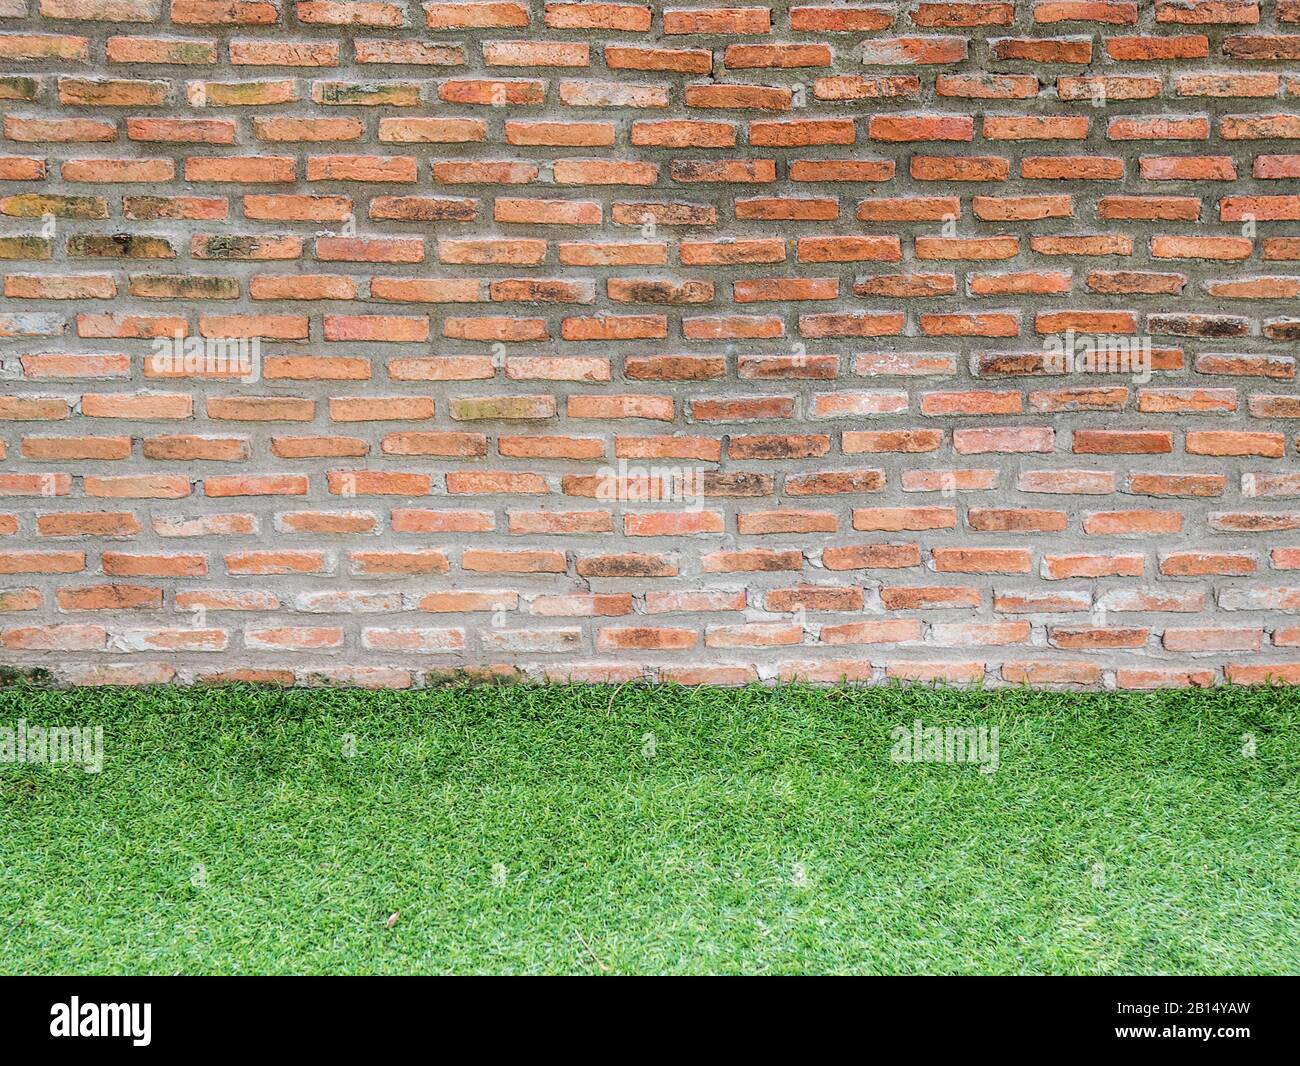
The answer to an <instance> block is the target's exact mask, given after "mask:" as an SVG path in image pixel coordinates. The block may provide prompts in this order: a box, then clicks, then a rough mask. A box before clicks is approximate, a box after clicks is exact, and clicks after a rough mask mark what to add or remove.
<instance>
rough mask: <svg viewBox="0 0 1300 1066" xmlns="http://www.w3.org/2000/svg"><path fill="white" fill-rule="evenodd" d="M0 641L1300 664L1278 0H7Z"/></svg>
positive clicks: (1192, 672) (186, 648) (448, 666)
mask: <svg viewBox="0 0 1300 1066" xmlns="http://www.w3.org/2000/svg"><path fill="white" fill-rule="evenodd" d="M0 109H2V110H3V113H4V122H3V136H4V143H3V145H2V146H0V275H2V276H3V290H2V295H0V354H2V355H3V380H2V381H0V435H2V439H0V454H2V455H3V472H2V473H0V496H3V499H0V662H3V663H4V664H7V665H8V666H9V667H15V668H18V669H20V670H30V669H36V670H42V671H49V672H52V673H53V675H54V676H55V677H57V678H58V679H59V680H61V681H68V682H77V683H89V684H94V683H138V682H149V681H172V680H177V681H194V680H200V681H210V680H221V679H252V680H266V681H279V682H283V683H292V682H298V683H322V682H324V683H360V684H372V685H383V686H387V685H394V686H406V685H410V684H416V685H419V684H426V683H431V682H436V681H438V680H439V679H442V678H446V677H449V676H451V677H456V676H464V672H465V671H483V670H486V671H488V672H490V673H492V674H494V675H500V676H514V675H520V676H527V677H530V678H534V679H540V678H546V679H555V680H558V679H564V678H570V677H572V678H578V679H587V680H625V679H629V678H640V677H645V678H647V679H652V680H661V681H679V682H684V683H698V682H719V683H739V682H744V681H749V680H756V679H762V680H774V679H785V678H804V679H809V680H814V681H835V680H839V679H840V678H842V677H847V678H848V679H850V680H855V681H865V680H874V681H880V680H884V679H887V678H898V679H914V680H936V679H937V680H944V681H951V682H958V683H968V682H975V681H978V680H981V679H983V680H986V681H988V682H989V683H994V684H1000V683H1015V684H1020V683H1028V684H1034V685H1040V684H1041V685H1055V684H1066V685H1077V686H1112V687H1121V688H1147V687H1158V686H1167V685H1212V684H1216V683H1220V682H1225V681H1226V682H1232V683H1253V682H1263V681H1268V680H1285V681H1291V682H1300V623H1298V622H1297V621H1296V620H1295V613H1296V611H1297V610H1300V574H1297V573H1296V572H1297V570H1300V504H1297V500H1298V499H1300V469H1298V468H1297V464H1296V459H1297V443H1298V438H1300V395H1298V394H1297V391H1296V382H1295V373H1296V346H1297V341H1298V340H1300V310H1298V306H1300V305H1298V304H1297V297H1300V186H1298V185H1297V178H1300V0H1276V2H1274V0H1265V2H1262V3H1255V2H1251V0H1155V2H1147V0H1143V2H1141V3H1133V2H1123V0H1111V2H1071V0H1021V2H1017V3H1011V2H1003V3H916V2H910V3H901V4H896V3H862V4H839V3H836V4H821V5H817V4H802V5H801V4H795V3H791V4H787V3H780V2H778V3H772V4H767V5H741V6H736V7H730V8H721V7H706V6H699V5H688V4H682V5H674V6H671V7H668V8H666V9H665V8H663V7H661V6H660V5H653V6H647V5H642V4H637V3H586V2H584V3H553V2H542V0H492V2H454V3H423V4H421V3H417V2H407V0H396V2H393V0H365V2H346V0H298V2H294V0H233V2H230V0H0Z"/></svg>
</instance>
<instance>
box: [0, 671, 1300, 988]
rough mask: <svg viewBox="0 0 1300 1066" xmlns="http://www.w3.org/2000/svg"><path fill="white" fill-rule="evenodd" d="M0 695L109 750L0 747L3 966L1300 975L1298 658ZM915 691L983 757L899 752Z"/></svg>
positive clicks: (933, 719) (5, 707)
mask: <svg viewBox="0 0 1300 1066" xmlns="http://www.w3.org/2000/svg"><path fill="white" fill-rule="evenodd" d="M20 717H25V718H26V719H27V720H28V722H29V723H32V724H45V725H52V724H65V725H68V724H74V723H77V724H92V723H100V724H102V725H103V726H104V731H105V755H106V761H105V766H104V770H103V772H102V773H100V774H98V775H95V774H87V773H85V772H84V771H82V770H80V769H76V768H73V767H68V766H31V765H15V764H0V921H3V929H4V934H3V937H0V970H2V971H4V972H7V973H60V972H63V973H68V972H72V973H194V972H205V973H206V972H212V973H264V972H271V973H300V972H309V973H339V972H360V973H401V972H412V971H414V972H429V971H432V972H479V973H487V972H490V973H502V972H508V973H521V972H559V973H603V972H609V973H659V972H671V973H714V972H729V973H730V972H744V973H792V972H861V973H1070V974H1073V973H1082V974H1089V973H1284V972H1285V973H1295V972H1297V971H1300V780H1298V776H1297V774H1298V771H1300V740H1298V733H1297V725H1300V692H1298V691H1297V690H1294V689H1272V690H1270V689H1262V688H1261V689H1225V690H1218V691H1213V692H1168V693H1157V694H1152V695H1138V694H1106V693H1100V694H1089V695H1073V694H1060V693H1042V692H1028V691H1006V690H1000V691H997V692H981V691H965V692H958V691H952V690H938V689H927V688H923V687H913V688H906V689H904V688H895V689H879V688H877V689H861V688H857V689H854V688H843V689H808V688H793V687H792V688H780V689H775V690H773V689H758V688H754V689H744V690H718V689H709V690H699V691H690V690H683V689H674V688H641V687H634V686H626V687H623V688H621V689H618V690H616V689H613V688H600V687H591V688H582V687H563V688H561V687H556V688H541V687H505V688H495V689H490V688H474V689H469V688H451V689H440V690H427V691H421V692H409V693H387V692H385V693H366V692H358V691H346V690H311V691H291V692H275V691H267V690H255V689H249V688H223V689H207V690H203V689H190V690H184V689H168V690H147V691H141V690H108V689H99V690H83V691H60V690H55V689H42V688H39V687H24V686H19V687H15V688H9V689H4V690H0V725H13V724H14V723H15V721H16V719H18V718H20ZM916 718H920V719H922V720H923V722H924V723H925V724H926V725H944V724H955V725H976V724H980V723H984V724H988V725H996V726H998V727H999V730H1000V744H999V747H1000V755H1001V768H1000V769H999V771H998V772H997V773H995V774H990V775H985V774H981V773H979V772H978V770H977V769H976V768H975V767H972V766H954V765H947V764H901V763H895V762H892V761H891V760H890V758H889V752H890V747H891V740H890V735H889V730H890V727H891V726H893V725H897V724H910V723H911V722H912V721H913V720H914V719H916ZM647 734H650V735H653V752H652V753H651V752H650V745H648V744H647V741H646V738H647ZM1246 734H1250V735H1252V736H1253V737H1254V738H1255V754H1254V755H1247V754H1243V750H1242V749H1243V737H1244V736H1245V735H1246ZM348 735H352V736H354V737H355V754H354V755H353V756H351V757H345V755H344V748H345V745H346V744H347V737H348ZM647 755H649V757H647ZM397 911H400V916H399V918H398V919H397V921H396V923H395V924H394V925H393V926H392V927H391V928H389V927H388V925H387V921H388V918H389V916H390V915H391V914H393V913H394V912H397Z"/></svg>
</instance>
